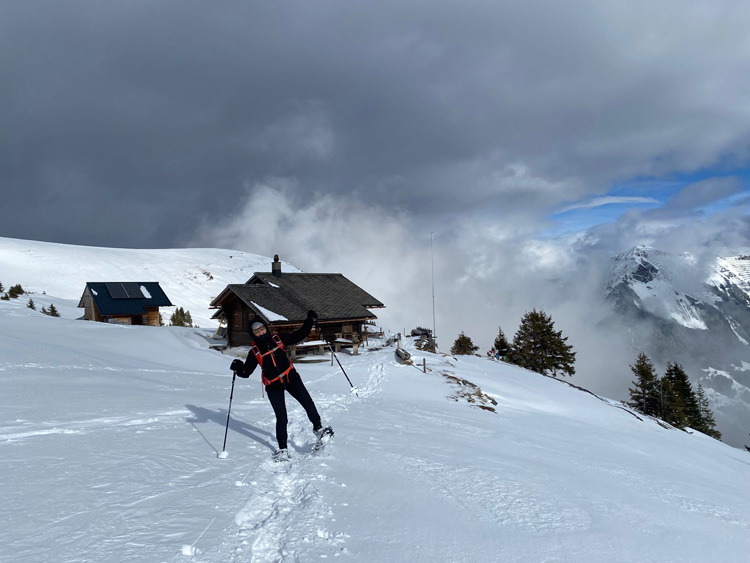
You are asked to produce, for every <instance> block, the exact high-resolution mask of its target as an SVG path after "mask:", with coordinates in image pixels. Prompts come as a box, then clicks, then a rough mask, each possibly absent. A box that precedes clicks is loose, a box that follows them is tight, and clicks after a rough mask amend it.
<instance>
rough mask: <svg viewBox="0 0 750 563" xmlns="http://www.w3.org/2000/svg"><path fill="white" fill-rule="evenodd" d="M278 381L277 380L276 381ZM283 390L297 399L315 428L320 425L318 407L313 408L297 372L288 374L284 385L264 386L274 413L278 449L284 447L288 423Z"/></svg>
mask: <svg viewBox="0 0 750 563" xmlns="http://www.w3.org/2000/svg"><path fill="white" fill-rule="evenodd" d="M277 383H278V382H277ZM284 390H286V391H288V392H289V394H290V395H291V396H292V397H294V398H295V399H297V402H298V403H299V404H300V405H302V408H304V409H305V412H306V413H307V418H309V419H310V422H312V424H313V428H314V429H317V428H319V427H320V415H319V414H318V409H316V408H315V403H313V400H312V397H310V393H308V392H307V389H306V388H305V384H304V383H302V378H301V377H300V376H299V374H298V373H297V372H294V373H290V374H289V381H288V382H287V383H286V385H284V386H281V385H278V386H277V384H272V385H269V386H268V387H266V394H267V395H268V400H269V401H270V403H271V406H272V407H273V412H274V414H275V415H276V440H277V441H278V442H279V449H280V450H281V449H284V448H286V441H287V432H286V425H287V423H288V420H287V417H286V401H285V397H284Z"/></svg>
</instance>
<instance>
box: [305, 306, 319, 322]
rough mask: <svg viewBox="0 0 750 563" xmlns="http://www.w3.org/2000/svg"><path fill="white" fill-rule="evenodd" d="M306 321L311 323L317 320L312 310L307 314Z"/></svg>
mask: <svg viewBox="0 0 750 563" xmlns="http://www.w3.org/2000/svg"><path fill="white" fill-rule="evenodd" d="M307 319H308V320H313V321H316V320H318V313H316V312H315V311H313V310H312V309H310V310H309V311H308V312H307Z"/></svg>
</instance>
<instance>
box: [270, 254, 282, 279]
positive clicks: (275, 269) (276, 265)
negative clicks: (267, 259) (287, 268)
mask: <svg viewBox="0 0 750 563" xmlns="http://www.w3.org/2000/svg"><path fill="white" fill-rule="evenodd" d="M271 273H272V274H273V275H274V276H276V277H277V278H280V277H281V262H279V255H278V254H274V255H273V264H271Z"/></svg>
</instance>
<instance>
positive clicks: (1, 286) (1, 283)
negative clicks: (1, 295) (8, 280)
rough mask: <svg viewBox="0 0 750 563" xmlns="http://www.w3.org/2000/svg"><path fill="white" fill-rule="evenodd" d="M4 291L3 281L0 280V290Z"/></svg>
mask: <svg viewBox="0 0 750 563" xmlns="http://www.w3.org/2000/svg"><path fill="white" fill-rule="evenodd" d="M2 291H5V288H4V287H3V282H0V292H2Z"/></svg>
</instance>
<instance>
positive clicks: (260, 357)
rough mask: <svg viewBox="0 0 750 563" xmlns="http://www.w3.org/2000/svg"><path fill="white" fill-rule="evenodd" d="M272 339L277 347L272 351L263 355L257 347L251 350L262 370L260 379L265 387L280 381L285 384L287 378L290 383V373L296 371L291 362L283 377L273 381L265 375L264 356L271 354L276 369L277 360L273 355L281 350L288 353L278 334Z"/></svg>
mask: <svg viewBox="0 0 750 563" xmlns="http://www.w3.org/2000/svg"><path fill="white" fill-rule="evenodd" d="M272 337H273V341H274V342H275V343H276V347H275V348H273V349H272V350H269V351H268V352H265V353H263V354H261V353H260V350H259V349H258V347H257V346H253V347H252V348H251V351H252V353H253V354H254V355H255V359H256V360H257V361H258V365H259V366H260V369H261V376H260V378H261V380H262V381H263V385H270V384H271V383H273V382H274V381H278V380H279V379H280V380H281V381H282V383H283V381H284V378H285V377H286V378H287V383H288V382H289V372H290V371H292V370H293V369H294V364H292V360H289V367H288V368H287V369H286V370H285V371H284V372H283V373H282V374H281V375H278V376H276V377H274V378H273V379H267V378H266V376H265V375H263V357H264V356H268V355H269V354H270V355H271V361H272V362H273V367H276V358H274V357H273V353H274V352H275V351H276V350H278V349H279V348H281V349H282V350H284V353H286V347H285V346H284V343H283V342H282V341H281V338H279V337H278V335H276V334H274V335H272ZM287 359H289V357H288V356H287Z"/></svg>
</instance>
